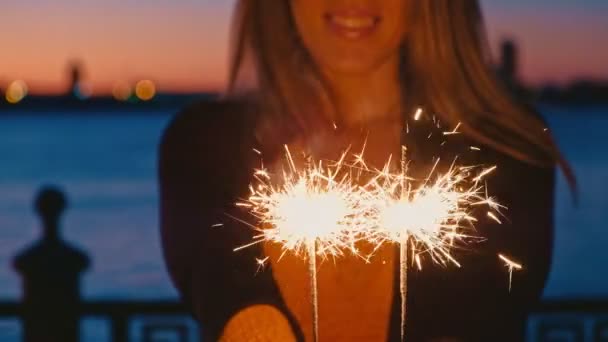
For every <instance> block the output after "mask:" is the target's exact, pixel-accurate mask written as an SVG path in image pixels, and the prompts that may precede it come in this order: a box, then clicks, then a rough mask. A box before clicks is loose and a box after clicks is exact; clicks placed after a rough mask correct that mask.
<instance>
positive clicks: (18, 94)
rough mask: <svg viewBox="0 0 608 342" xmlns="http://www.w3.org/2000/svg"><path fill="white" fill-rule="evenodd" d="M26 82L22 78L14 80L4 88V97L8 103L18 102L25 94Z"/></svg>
mask: <svg viewBox="0 0 608 342" xmlns="http://www.w3.org/2000/svg"><path fill="white" fill-rule="evenodd" d="M27 90H28V89H27V84H25V82H24V81H22V80H15V81H13V82H11V84H10V85H9V86H8V88H7V89H6V94H5V98H6V101H7V102H8V103H12V104H15V103H19V102H21V100H23V99H24V98H25V97H26V96H27Z"/></svg>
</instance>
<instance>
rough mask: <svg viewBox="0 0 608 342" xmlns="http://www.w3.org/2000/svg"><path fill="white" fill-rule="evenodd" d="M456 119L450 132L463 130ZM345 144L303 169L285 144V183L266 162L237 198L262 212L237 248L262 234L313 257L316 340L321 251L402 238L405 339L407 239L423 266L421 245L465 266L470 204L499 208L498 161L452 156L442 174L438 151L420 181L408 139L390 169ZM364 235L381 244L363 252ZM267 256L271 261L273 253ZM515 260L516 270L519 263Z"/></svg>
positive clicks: (437, 258)
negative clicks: (461, 250) (349, 160)
mask: <svg viewBox="0 0 608 342" xmlns="http://www.w3.org/2000/svg"><path fill="white" fill-rule="evenodd" d="M420 113H421V112H420V111H417V112H416V117H418V118H419V117H420ZM458 127H459V126H456V128H455V129H454V130H453V131H450V132H447V134H445V135H452V134H458V131H457V128H458ZM364 146H365V144H364ZM363 149H365V147H364V148H363ZM347 152H348V151H346V152H344V153H343V154H342V156H341V158H340V159H339V160H338V161H337V162H329V163H327V162H326V164H325V165H324V164H323V162H318V163H313V162H311V161H309V162H308V163H307V164H306V167H304V168H303V169H298V168H296V165H295V163H294V160H293V158H292V155H291V153H290V151H289V149H288V148H287V147H286V146H285V156H286V160H287V164H288V168H287V170H283V173H282V184H281V185H275V184H273V183H275V182H276V179H273V177H271V174H270V173H269V172H268V171H267V170H265V169H263V168H262V169H258V170H256V171H255V173H254V178H255V181H256V182H255V183H256V184H252V185H250V197H249V198H248V199H247V200H246V201H243V202H239V203H237V205H238V206H241V207H245V208H247V209H248V210H249V211H250V213H251V214H253V216H254V217H255V218H257V220H258V221H259V223H258V224H257V225H250V226H251V227H253V228H254V229H255V230H256V231H257V232H258V234H257V235H255V236H254V238H253V241H252V242H251V243H250V244H247V245H244V246H241V247H238V248H236V249H235V251H237V250H240V249H242V248H246V247H249V246H252V245H255V244H258V243H261V242H271V243H276V244H279V245H280V246H281V247H282V250H283V253H282V254H281V256H280V257H279V260H280V259H281V258H282V257H283V255H285V253H287V252H290V253H293V254H295V255H296V256H301V257H304V258H307V260H308V265H309V272H310V288H311V293H310V296H311V305H312V316H313V327H312V330H313V337H314V341H317V340H318V330H319V323H318V322H319V321H318V319H319V311H318V296H317V293H318V289H317V287H318V284H317V257H318V256H320V257H328V256H332V257H338V256H342V255H343V254H344V252H345V251H350V252H351V253H352V254H353V255H356V256H360V257H364V258H369V257H371V254H373V253H374V252H375V251H376V250H377V249H378V248H380V246H381V245H383V244H384V243H397V244H399V249H400V253H399V264H400V276H399V279H400V296H401V339H402V340H403V338H404V336H405V318H406V298H407V271H408V254H409V250H408V244H409V245H410V246H411V253H412V261H415V262H416V264H417V265H418V267H419V268H421V267H422V266H421V261H420V255H421V254H422V253H428V254H429V255H430V256H431V258H432V260H433V261H434V262H436V263H439V264H443V265H447V264H449V263H452V264H454V265H456V266H458V267H460V264H459V263H458V261H457V260H456V259H455V258H454V257H453V256H452V255H451V253H450V249H451V247H453V246H454V245H455V243H456V242H457V241H464V240H466V239H467V238H472V236H470V235H468V234H466V233H465V232H464V231H463V230H464V229H465V228H466V227H467V226H472V225H473V223H474V222H475V221H477V220H476V219H475V217H473V216H472V208H473V207H476V206H480V205H487V206H489V207H490V209H492V210H496V211H498V208H499V205H498V204H497V203H496V202H494V201H493V199H492V198H490V197H488V196H487V194H485V193H484V191H483V189H484V187H483V186H482V185H481V182H482V180H483V179H484V177H485V176H487V175H488V174H490V173H491V172H492V171H494V169H495V168H496V167H491V168H488V169H484V170H482V171H480V172H477V171H478V168H476V167H471V166H458V165H456V160H454V161H453V162H452V164H451V166H450V168H449V170H448V171H447V172H445V173H444V174H439V172H438V171H437V167H438V164H439V161H440V160H439V159H438V158H437V159H436V160H435V163H434V164H433V166H432V168H431V170H430V172H429V173H428V176H427V177H426V179H425V180H424V182H422V184H421V185H415V184H417V182H420V180H416V179H413V178H411V177H409V176H408V170H407V165H408V164H407V158H406V157H407V148H406V147H405V146H403V147H402V155H401V160H400V162H401V163H400V171H399V172H397V173H392V172H391V171H390V165H391V159H390V158H389V160H388V162H387V163H386V164H385V166H384V168H383V169H382V170H379V171H372V170H370V169H369V168H368V167H367V165H366V163H365V160H364V158H363V151H362V152H361V153H360V154H354V155H353V156H354V164H352V165H347V164H346V163H345V158H346V155H347ZM256 153H257V151H256ZM353 169H358V172H356V173H355V174H356V177H355V178H353V177H352V175H353V172H352V171H353ZM362 173H367V174H371V175H372V177H371V180H370V181H369V182H368V183H366V184H364V185H362V186H358V185H357V182H358V181H359V177H360V176H361V174H362ZM435 175H436V176H435ZM432 179H434V181H432ZM487 215H488V216H489V217H490V218H492V219H494V220H496V221H497V222H499V223H500V221H499V220H498V217H497V216H496V215H495V214H494V213H492V211H488V212H487ZM465 223H466V224H465ZM361 240H365V241H368V242H371V243H372V245H374V246H375V247H374V248H373V251H372V252H371V253H370V255H366V256H362V255H360V251H359V250H358V249H357V248H356V243H357V242H358V241H361ZM501 258H502V257H501ZM262 260H264V262H265V261H266V260H267V259H262ZM503 260H504V259H503ZM258 263H260V261H259V260H258ZM509 265H511V266H510V270H511V271H512V269H513V268H517V267H516V266H519V265H517V264H509ZM520 267H521V266H520Z"/></svg>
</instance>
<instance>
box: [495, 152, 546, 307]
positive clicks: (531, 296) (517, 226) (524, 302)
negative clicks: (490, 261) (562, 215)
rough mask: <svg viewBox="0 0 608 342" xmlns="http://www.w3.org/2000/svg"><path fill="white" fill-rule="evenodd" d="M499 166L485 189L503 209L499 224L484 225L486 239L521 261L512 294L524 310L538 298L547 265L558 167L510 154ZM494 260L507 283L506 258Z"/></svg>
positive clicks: (543, 282)
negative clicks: (537, 163) (507, 159)
mask: <svg viewBox="0 0 608 342" xmlns="http://www.w3.org/2000/svg"><path fill="white" fill-rule="evenodd" d="M501 164H502V165H501ZM497 167H498V168H497V170H496V172H497V174H496V175H495V179H494V180H492V178H489V181H488V182H489V183H488V191H490V193H491V195H493V196H495V197H496V198H497V200H498V201H499V203H501V204H504V206H505V207H506V209H505V210H504V211H503V214H504V217H503V218H501V220H502V221H503V222H502V224H501V225H491V224H488V225H487V228H486V232H487V235H488V243H489V244H490V245H491V246H492V247H493V251H494V252H495V253H497V254H498V253H500V254H502V255H504V256H506V257H507V258H510V259H513V261H515V262H517V263H519V264H521V266H522V269H521V270H514V272H513V278H512V284H511V285H512V288H511V291H510V297H511V299H512V300H513V301H514V304H516V305H517V306H518V307H520V308H521V309H522V310H525V311H527V310H529V309H530V307H531V306H533V305H534V304H535V303H537V302H538V301H539V299H540V298H541V296H542V292H543V290H544V287H545V283H546V281H547V279H548V276H549V271H550V268H551V260H552V255H553V240H554V219H553V218H554V213H553V211H554V197H555V173H556V168H555V167H538V166H534V165H530V164H527V163H524V162H520V161H513V160H512V161H509V162H504V163H498V164H497ZM496 260H497V261H498V262H499V269H500V271H501V272H502V273H503V277H504V283H505V284H507V285H508V281H509V279H508V278H509V272H508V271H509V270H508V267H507V264H506V263H505V262H504V261H502V260H499V259H498V258H497V259H496ZM502 287H503V288H504V287H505V286H504V285H503V286H502ZM507 291H508V289H507Z"/></svg>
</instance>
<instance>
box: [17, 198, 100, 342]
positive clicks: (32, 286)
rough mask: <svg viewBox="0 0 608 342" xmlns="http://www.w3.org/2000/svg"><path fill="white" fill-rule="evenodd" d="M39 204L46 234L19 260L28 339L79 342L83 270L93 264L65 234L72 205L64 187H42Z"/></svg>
mask: <svg viewBox="0 0 608 342" xmlns="http://www.w3.org/2000/svg"><path fill="white" fill-rule="evenodd" d="M34 207H35V210H36V212H37V214H38V215H39V216H40V218H41V221H42V227H43V234H42V238H41V239H39V240H38V241H36V242H34V243H33V244H32V245H31V246H29V247H27V248H26V249H24V250H23V251H22V252H20V253H19V254H18V255H17V256H16V257H15V260H14V268H15V269H16V271H17V272H18V273H19V274H20V276H21V278H22V288H23V291H22V312H23V315H22V324H23V331H24V335H23V341H26V342H32V341H45V342H46V341H48V342H55V341H62V342H69V341H78V338H79V316H80V313H79V311H80V275H81V273H82V272H83V271H85V270H86V269H87V268H88V267H89V264H90V261H89V257H88V256H87V255H86V254H85V253H84V252H82V251H80V250H79V249H77V248H75V247H73V246H71V245H70V244H68V243H67V242H66V241H65V240H63V239H62V237H61V234H60V230H59V221H60V218H61V215H62V214H63V212H64V210H65V209H66V207H67V201H66V198H65V195H64V194H63V192H61V191H60V190H59V189H58V188H55V187H44V188H42V189H41V190H40V191H39V192H38V195H37V196H36V199H35V202H34Z"/></svg>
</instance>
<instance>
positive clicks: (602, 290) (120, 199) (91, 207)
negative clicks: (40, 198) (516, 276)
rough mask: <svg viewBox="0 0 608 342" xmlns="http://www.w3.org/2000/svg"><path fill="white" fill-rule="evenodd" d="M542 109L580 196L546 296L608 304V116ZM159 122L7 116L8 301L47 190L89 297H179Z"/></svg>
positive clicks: (565, 211) (1, 249)
mask: <svg viewBox="0 0 608 342" xmlns="http://www.w3.org/2000/svg"><path fill="white" fill-rule="evenodd" d="M542 111H543V113H544V114H545V117H546V118H547V119H548V120H549V122H550V126H551V129H552V130H553V132H554V134H555V135H556V137H557V140H558V142H559V144H560V146H561V147H562V148H563V151H564V153H565V155H566V157H567V158H568V159H569V160H570V161H571V162H572V164H573V166H574V169H575V171H576V173H577V176H578V179H579V184H580V195H581V203H580V206H579V207H578V208H577V209H575V208H573V207H572V201H571V198H570V195H569V193H568V191H567V188H566V186H565V182H564V179H563V177H562V176H561V175H560V177H559V179H558V184H557V187H558V195H557V199H556V212H555V217H556V222H557V236H556V248H555V258H554V266H553V271H552V274H551V277H550V281H549V284H548V286H547V288H546V291H545V296H546V297H563V296H567V297H590V296H608V274H607V273H606V272H605V271H604V270H605V268H606V266H605V265H606V264H608V248H606V246H608V224H607V222H608V199H607V196H606V194H607V193H608V152H607V148H608V142H607V141H606V135H607V134H606V132H605V130H606V128H607V127H608V108H595V109H584V110H581V109H575V110H569V109H560V108H550V107H546V108H543V110H542ZM155 114H157V115H150V116H142V115H130V114H129V113H112V115H108V116H89V117H87V116H84V115H83V116H59V115H54V116H53V115H51V116H47V117H40V116H28V115H24V114H15V115H10V116H3V117H0V262H1V263H2V265H3V266H2V267H0V298H16V297H18V296H19V293H20V289H19V281H18V278H17V277H16V275H15V274H14V272H13V271H12V269H11V267H10V260H11V257H12V256H13V255H14V253H15V252H16V251H17V250H18V249H19V248H21V247H22V246H24V245H26V244H27V243H29V242H31V241H32V240H33V239H35V238H36V237H37V236H38V233H39V231H38V222H37V220H36V217H35V216H34V215H33V212H32V210H31V201H32V197H33V195H34V193H35V191H36V189H37V188H38V187H39V186H40V185H42V184H45V183H56V184H59V185H61V186H63V187H64V189H65V190H66V191H67V193H68V195H69V199H70V203H71V208H70V209H69V211H68V212H67V216H66V217H65V220H64V227H65V229H64V231H65V235H66V237H67V238H68V239H69V240H70V241H72V242H74V243H75V244H76V245H78V246H80V247H82V248H85V249H86V250H88V251H89V253H90V254H91V256H92V259H93V268H92V270H91V271H90V272H88V273H87V274H86V276H85V278H84V288H83V293H84V296H85V297H87V298H100V297H103V298H110V297H111V298H138V299H146V298H150V299H158V298H175V296H176V293H175V291H174V289H173V288H172V287H171V284H170V283H169V280H168V277H167V275H166V274H165V272H164V268H163V264H162V259H161V252H160V244H159V235H158V218H157V201H158V197H157V186H156V149H157V144H158V140H159V137H160V135H161V132H162V129H163V127H164V126H165V125H166V124H167V122H168V120H169V119H170V116H169V114H170V113H155ZM162 114H165V115H162ZM515 285H516V284H515ZM0 330H2V329H1V328H0Z"/></svg>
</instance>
